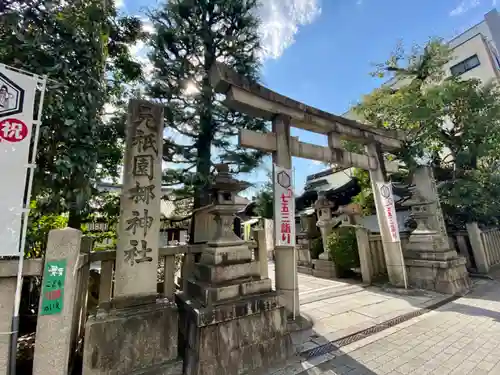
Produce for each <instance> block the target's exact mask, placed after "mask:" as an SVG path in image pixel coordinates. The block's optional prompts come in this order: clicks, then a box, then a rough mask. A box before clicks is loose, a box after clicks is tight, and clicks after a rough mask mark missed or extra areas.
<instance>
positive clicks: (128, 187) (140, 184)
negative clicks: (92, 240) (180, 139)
mask: <svg viewBox="0 0 500 375" xmlns="http://www.w3.org/2000/svg"><path fill="white" fill-rule="evenodd" d="M128 111H129V117H128V120H127V127H126V145H125V147H126V148H125V160H124V171H123V172H124V173H123V175H124V177H123V188H122V194H121V201H120V221H119V226H118V245H117V249H116V273H115V277H116V282H115V297H126V296H131V295H154V294H156V292H157V284H156V273H157V268H158V246H159V232H160V198H161V162H162V149H163V107H162V106H158V105H155V104H152V103H149V102H146V101H142V100H131V101H130V103H129V109H128Z"/></svg>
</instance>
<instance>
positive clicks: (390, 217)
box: [377, 182, 399, 242]
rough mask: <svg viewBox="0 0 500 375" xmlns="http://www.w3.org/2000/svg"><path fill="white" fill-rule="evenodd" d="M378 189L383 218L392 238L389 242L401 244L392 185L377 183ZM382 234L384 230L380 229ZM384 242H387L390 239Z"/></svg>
mask: <svg viewBox="0 0 500 375" xmlns="http://www.w3.org/2000/svg"><path fill="white" fill-rule="evenodd" d="M377 189H378V193H379V197H380V201H381V203H382V207H383V210H384V215H383V216H384V219H385V221H386V223H387V226H388V228H389V233H390V236H391V237H390V241H389V242H399V228H398V220H397V217H396V206H395V205H394V196H393V195H392V185H391V184H390V183H383V182H377ZM380 224H381V223H380ZM380 224H379V225H380ZM380 233H382V228H380ZM384 240H386V241H387V240H388V239H384Z"/></svg>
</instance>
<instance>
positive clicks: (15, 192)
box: [0, 64, 41, 256]
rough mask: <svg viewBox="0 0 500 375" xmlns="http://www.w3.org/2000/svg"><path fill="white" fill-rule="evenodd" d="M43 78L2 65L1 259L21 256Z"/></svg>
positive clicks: (0, 123) (0, 88)
mask: <svg viewBox="0 0 500 375" xmlns="http://www.w3.org/2000/svg"><path fill="white" fill-rule="evenodd" d="M40 79H41V77H38V76H36V75H30V74H25V73H23V72H20V71H16V70H13V69H10V68H8V67H7V66H5V65H3V64H0V170H1V171H2V176H3V178H2V183H1V184H0V197H1V200H0V256H9V255H19V254H20V251H21V248H20V245H19V244H20V241H21V237H22V227H21V223H22V215H23V212H24V198H25V194H27V193H28V192H27V191H26V176H27V171H28V167H29V165H28V164H29V161H28V157H29V151H30V144H31V140H32V129H33V125H34V106H35V97H36V94H37V85H38V84H39V83H40Z"/></svg>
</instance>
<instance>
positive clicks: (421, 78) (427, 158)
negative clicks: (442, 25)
mask: <svg viewBox="0 0 500 375" xmlns="http://www.w3.org/2000/svg"><path fill="white" fill-rule="evenodd" d="M450 58H451V52H450V50H449V49H448V47H447V46H446V45H444V44H443V43H442V42H441V41H440V40H431V41H430V42H429V43H427V44H426V46H425V47H424V48H419V47H414V48H413V49H412V51H411V52H410V53H405V52H404V50H403V49H402V48H401V47H400V48H398V50H397V51H396V53H395V54H393V55H392V56H391V58H390V59H389V60H388V61H387V62H386V63H384V64H381V65H379V66H378V71H377V72H376V74H377V75H379V76H387V75H389V76H390V77H393V78H395V79H396V80H397V84H395V85H392V86H391V85H385V86H383V87H381V88H379V89H376V90H375V91H374V92H372V93H371V94H370V95H367V96H365V97H364V98H363V100H362V102H361V103H359V104H358V105H357V106H356V107H355V111H356V112H357V113H358V115H360V116H361V117H363V118H364V119H366V120H367V121H369V122H370V123H372V124H374V125H376V126H379V127H386V128H391V129H402V130H405V131H407V132H408V139H407V141H406V142H405V144H404V147H403V148H402V149H401V150H398V152H396V155H397V157H399V158H400V159H402V160H403V161H404V162H405V163H406V165H407V166H408V169H409V170H410V171H412V170H413V168H414V167H415V166H416V165H417V164H421V163H427V164H430V165H432V166H433V167H434V168H435V175H436V178H437V180H438V182H439V188H440V194H441V199H442V204H443V209H444V210H445V213H446V214H447V215H446V217H447V219H448V223H449V224H450V225H455V226H463V224H464V223H465V222H467V221H480V222H483V223H491V222H494V221H496V217H498V216H499V214H498V213H499V212H500V205H499V200H498V198H497V197H498V196H499V191H500V186H499V185H498V181H499V180H500V179H499V176H498V172H497V170H498V165H499V159H500V96H499V94H500V92H499V89H498V86H497V85H496V84H495V83H491V82H481V81H479V80H477V79H463V78H462V77H455V76H447V77H445V74H444V73H445V64H446V62H448V61H449V60H450Z"/></svg>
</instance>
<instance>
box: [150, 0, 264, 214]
mask: <svg viewBox="0 0 500 375" xmlns="http://www.w3.org/2000/svg"><path fill="white" fill-rule="evenodd" d="M256 6H257V0H248V1H241V0H213V1H208V0H203V1H195V2H193V1H189V0H170V1H168V2H166V3H165V4H164V5H163V6H161V7H160V8H159V9H157V10H156V11H153V12H152V13H151V15H150V18H151V21H152V23H153V24H154V27H155V29H156V34H155V36H154V37H153V38H152V41H151V48H152V52H151V53H150V60H151V62H152V64H153V66H154V70H153V78H152V79H151V82H150V85H149V89H148V92H149V95H150V96H151V97H152V98H154V99H156V100H158V101H159V102H161V103H163V104H164V105H165V108H166V110H165V126H166V128H167V129H168V130H169V134H168V136H167V137H166V139H165V145H164V159H165V160H166V161H168V162H170V163H175V164H176V165H177V168H172V169H169V170H168V171H167V172H166V173H165V174H164V182H165V183H166V184H168V185H170V186H173V187H175V188H176V191H175V192H176V194H177V195H178V196H180V199H181V198H182V197H183V196H194V201H193V208H198V207H200V206H202V205H204V204H205V202H204V201H203V197H204V190H205V188H206V186H207V184H208V183H209V181H210V178H211V174H212V171H213V168H212V166H213V163H216V162H221V161H222V162H225V163H229V164H230V165H231V168H232V171H233V172H236V173H238V172H249V171H251V170H252V169H253V168H255V167H256V166H257V165H258V164H259V163H260V161H261V157H262V155H263V154H262V153H261V152H257V151H249V150H245V149H242V148H239V147H238V146H237V134H238V131H239V130H240V129H243V128H246V129H251V130H258V131H264V130H265V129H266V126H265V122H263V121H261V120H259V119H254V118H251V117H249V116H247V115H244V114H241V113H238V112H235V111H232V110H230V109H228V108H226V107H225V106H224V105H223V103H222V100H223V96H221V95H217V94H216V93H215V92H214V90H213V89H212V87H211V85H210V80H209V73H210V68H211V67H212V65H213V64H214V63H215V62H216V61H219V62H224V63H226V64H228V65H229V66H231V67H232V68H234V69H235V70H236V71H237V72H238V73H239V74H241V75H244V76H246V77H247V78H248V79H250V80H257V79H258V78H259V68H260V65H259V59H258V52H259V37H258V34H257V27H258V20H257V18H256V17H255V15H254V14H255V7H256Z"/></svg>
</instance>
